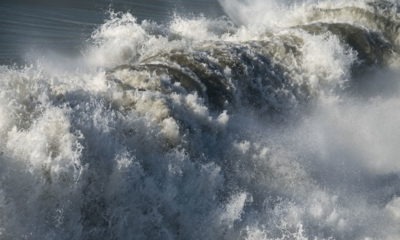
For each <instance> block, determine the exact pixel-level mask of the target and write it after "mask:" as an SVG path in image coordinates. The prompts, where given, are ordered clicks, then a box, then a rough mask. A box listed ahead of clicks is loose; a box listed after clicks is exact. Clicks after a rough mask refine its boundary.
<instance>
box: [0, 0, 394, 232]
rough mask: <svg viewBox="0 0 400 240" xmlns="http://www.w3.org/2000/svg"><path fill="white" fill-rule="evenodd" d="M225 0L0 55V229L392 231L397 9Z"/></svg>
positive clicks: (127, 19) (119, 18)
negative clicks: (37, 50)
mask: <svg viewBox="0 0 400 240" xmlns="http://www.w3.org/2000/svg"><path fill="white" fill-rule="evenodd" d="M221 3H222V5H224V4H225V3H224V2H221ZM237 4H238V6H239V8H238V9H235V8H232V7H231V6H230V8H228V9H226V11H227V14H228V15H229V16H230V18H231V19H232V20H230V19H228V18H221V19H206V18H204V17H195V18H191V19H185V18H181V17H179V16H176V17H175V18H174V19H173V20H172V21H171V22H170V23H168V24H164V25H159V24H155V23H152V22H148V21H143V22H142V23H138V22H137V21H136V19H135V17H134V16H132V15H131V14H129V13H127V14H120V13H112V14H111V17H110V19H109V20H107V21H106V22H105V23H104V24H103V25H102V26H100V27H99V28H98V29H97V30H96V31H95V32H94V33H93V35H92V39H91V43H90V44H89V46H87V48H86V49H85V51H83V54H82V55H83V56H82V58H80V59H73V60H71V61H66V60H65V59H64V60H63V61H61V60H60V59H53V58H50V57H48V58H38V60H37V62H36V63H34V64H32V65H31V66H25V67H11V66H2V67H1V68H0V79H1V81H0V89H1V90H0V139H1V141H2V143H3V144H1V146H0V152H1V155H0V161H1V166H2V167H1V168H0V176H1V178H0V179H1V180H0V238H1V239H55V238H57V239H249V240H250V239H282V240H283V239H388V240H389V239H397V238H399V237H400V231H399V228H398V226H399V224H400V185H399V180H400V179H399V176H400V175H399V172H400V164H399V161H398V155H399V150H398V149H399V146H398V145H399V143H400V129H399V128H398V122H399V120H400V115H399V113H398V111H396V110H397V109H398V108H399V106H400V99H399V97H398V96H399V95H398V93H399V84H398V81H397V80H398V78H397V74H396V73H397V71H398V51H399V46H400V45H399V43H398V34H397V29H398V23H399V22H398V15H397V14H398V9H397V4H396V3H393V2H386V1H379V2H361V1H357V2H351V3H338V2H323V3H312V4H310V3H309V4H306V5H300V6H299V5H298V6H296V7H285V8H284V7H283V5H279V4H275V7H276V9H279V11H278V10H277V11H276V12H277V13H279V15H280V16H279V17H280V18H281V21H276V19H274V18H273V17H272V19H268V18H266V17H265V16H264V17H258V16H261V15H257V14H259V10H260V9H265V8H268V6H271V5H268V6H267V5H263V4H261V3H257V4H254V5H252V4H249V3H248V2H238V3H237ZM242 4H244V5H242ZM264 4H265V3H264ZM254 6H256V7H254ZM287 6H290V5H287ZM246 14H251V15H254V16H255V17H254V19H256V21H257V22H256V23H254V22H252V21H255V20H247V21H243V19H244V16H245V15H246ZM271 16H272V15H271ZM247 17H248V16H247Z"/></svg>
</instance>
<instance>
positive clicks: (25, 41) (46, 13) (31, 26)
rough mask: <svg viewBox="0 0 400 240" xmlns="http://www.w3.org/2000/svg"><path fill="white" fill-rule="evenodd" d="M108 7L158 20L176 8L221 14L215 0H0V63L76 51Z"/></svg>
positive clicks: (199, 12) (187, 13)
mask: <svg viewBox="0 0 400 240" xmlns="http://www.w3.org/2000/svg"><path fill="white" fill-rule="evenodd" d="M110 9H112V10H114V11H124V12H128V11H129V12H132V13H134V14H135V16H136V17H137V18H138V19H140V20H143V19H148V20H153V21H158V22H162V21H166V20H168V19H170V18H171V17H172V16H173V15H174V14H175V13H180V14H182V15H194V14H204V15H206V16H213V17H215V16H220V15H222V14H223V11H222V9H221V7H220V5H219V4H218V2H217V1H216V0H199V1H192V0H132V1H129V0H82V1H78V0H54V1H50V0H37V1H31V0H2V1H1V2H0V63H11V62H14V61H19V62H20V61H21V60H22V59H23V58H24V57H26V56H27V55H29V53H30V52H32V51H36V52H38V51H39V52H40V51H50V50H52V51H56V52H62V53H63V54H76V53H79V51H80V50H81V48H82V45H83V43H84V41H85V40H87V39H88V38H89V37H90V35H91V33H92V32H93V30H94V29H95V28H96V27H97V26H99V25H100V24H101V23H103V22H104V19H105V17H106V16H107V11H108V10H110Z"/></svg>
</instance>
